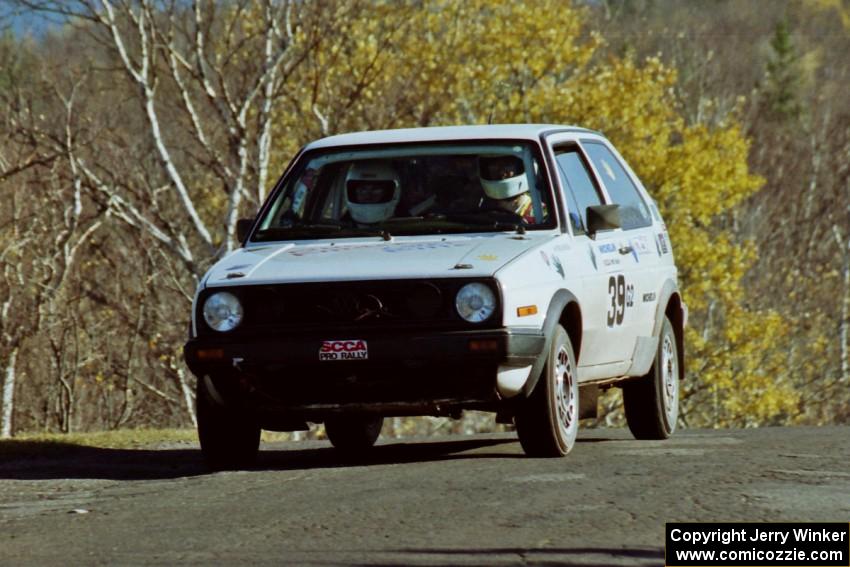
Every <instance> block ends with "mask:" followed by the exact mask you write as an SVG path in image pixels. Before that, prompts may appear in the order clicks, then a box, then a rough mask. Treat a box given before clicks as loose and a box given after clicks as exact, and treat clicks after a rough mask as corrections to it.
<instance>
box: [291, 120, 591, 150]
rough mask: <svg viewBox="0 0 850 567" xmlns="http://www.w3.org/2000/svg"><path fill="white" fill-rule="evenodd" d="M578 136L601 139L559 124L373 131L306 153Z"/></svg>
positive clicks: (316, 145)
mask: <svg viewBox="0 0 850 567" xmlns="http://www.w3.org/2000/svg"><path fill="white" fill-rule="evenodd" d="M554 132H575V133H583V134H595V135H601V134H600V133H599V132H594V131H593V130H588V129H586V128H579V127H577V126H561V125H557V124H492V125H490V124H488V125H477V126H431V127H426V128H399V129H396V130H371V131H366V132H351V133H348V134H338V135H336V136H328V137H327V138H321V139H319V140H316V141H314V142H311V143H309V144H307V146H305V148H304V149H305V150H314V149H320V148H331V147H337V146H359V145H362V144H394V143H404V142H442V141H451V140H493V139H508V140H535V141H536V140H539V139H540V136H541V134H545V133H554Z"/></svg>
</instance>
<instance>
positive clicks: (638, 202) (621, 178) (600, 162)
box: [584, 142, 652, 230]
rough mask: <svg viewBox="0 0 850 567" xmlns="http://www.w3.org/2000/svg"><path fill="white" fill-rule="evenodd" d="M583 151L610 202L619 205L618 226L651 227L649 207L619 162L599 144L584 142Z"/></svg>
mask: <svg viewBox="0 0 850 567" xmlns="http://www.w3.org/2000/svg"><path fill="white" fill-rule="evenodd" d="M584 149H585V150H586V151H587V155H588V156H589V157H590V160H591V161H592V162H593V165H594V166H595V167H596V171H597V173H599V177H600V178H601V179H602V183H604V184H605V188H606V189H607V190H608V195H610V197H611V200H612V201H613V202H614V203H615V204H617V205H620V224H621V225H622V227H623V230H629V229H632V228H641V227H644V226H649V225H651V224H652V216H651V215H650V213H649V207H647V206H646V203H645V202H644V200H643V198H641V196H640V193H638V189H637V187H635V185H634V183H632V180H631V178H629V176H628V174H627V173H626V170H625V169H624V168H623V166H622V164H621V163H620V160H618V159H617V158H616V156H614V154H613V153H611V150H609V149H608V148H606V147H605V145H604V144H602V143H600V142H584Z"/></svg>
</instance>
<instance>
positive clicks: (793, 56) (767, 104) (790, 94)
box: [762, 20, 802, 122]
mask: <svg viewBox="0 0 850 567" xmlns="http://www.w3.org/2000/svg"><path fill="white" fill-rule="evenodd" d="M770 48H771V54H770V57H769V58H768V61H767V66H766V77H765V86H764V96H763V99H762V104H763V107H764V109H765V110H766V114H767V116H768V117H769V119H771V120H773V121H776V122H790V121H794V120H797V119H798V118H799V117H800V115H801V113H802V106H801V105H800V87H801V73H800V67H799V60H800V56H799V54H798V53H797V47H796V46H795V45H794V39H793V37H792V36H791V30H790V27H789V25H788V21H787V20H781V21H780V22H779V23H777V24H776V27H775V28H774V31H773V37H772V38H771V40H770Z"/></svg>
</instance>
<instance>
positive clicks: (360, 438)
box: [325, 415, 384, 453]
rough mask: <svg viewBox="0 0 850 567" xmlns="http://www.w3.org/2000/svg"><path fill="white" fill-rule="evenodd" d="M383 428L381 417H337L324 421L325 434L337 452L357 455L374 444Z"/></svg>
mask: <svg viewBox="0 0 850 567" xmlns="http://www.w3.org/2000/svg"><path fill="white" fill-rule="evenodd" d="M383 426H384V418H383V417H381V416H371V415H348V416H339V417H332V418H328V419H326V420H325V433H326V434H327V436H328V439H329V440H330V442H331V445H333V446H334V448H336V449H337V450H339V451H341V452H344V453H357V452H359V451H365V450H367V449H369V448H370V447H371V446H372V445H374V444H375V441H377V440H378V436H379V435H380V434H381V428H382V427H383Z"/></svg>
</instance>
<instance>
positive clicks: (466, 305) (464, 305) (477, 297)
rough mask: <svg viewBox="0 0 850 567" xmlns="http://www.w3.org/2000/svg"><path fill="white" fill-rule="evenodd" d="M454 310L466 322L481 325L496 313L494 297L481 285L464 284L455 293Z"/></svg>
mask: <svg viewBox="0 0 850 567" xmlns="http://www.w3.org/2000/svg"><path fill="white" fill-rule="evenodd" d="M455 309H457V313H458V315H460V316H461V317H462V318H463V319H465V320H466V321H469V322H470V323H481V322H482V321H486V320H487V319H489V318H490V316H491V315H492V314H493V313H494V312H495V311H496V295H495V294H494V293H493V290H491V289H490V288H489V287H488V286H486V285H484V284H482V283H470V284H466V285H465V286H463V287H462V288H460V291H459V292H457V297H456V298H455Z"/></svg>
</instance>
